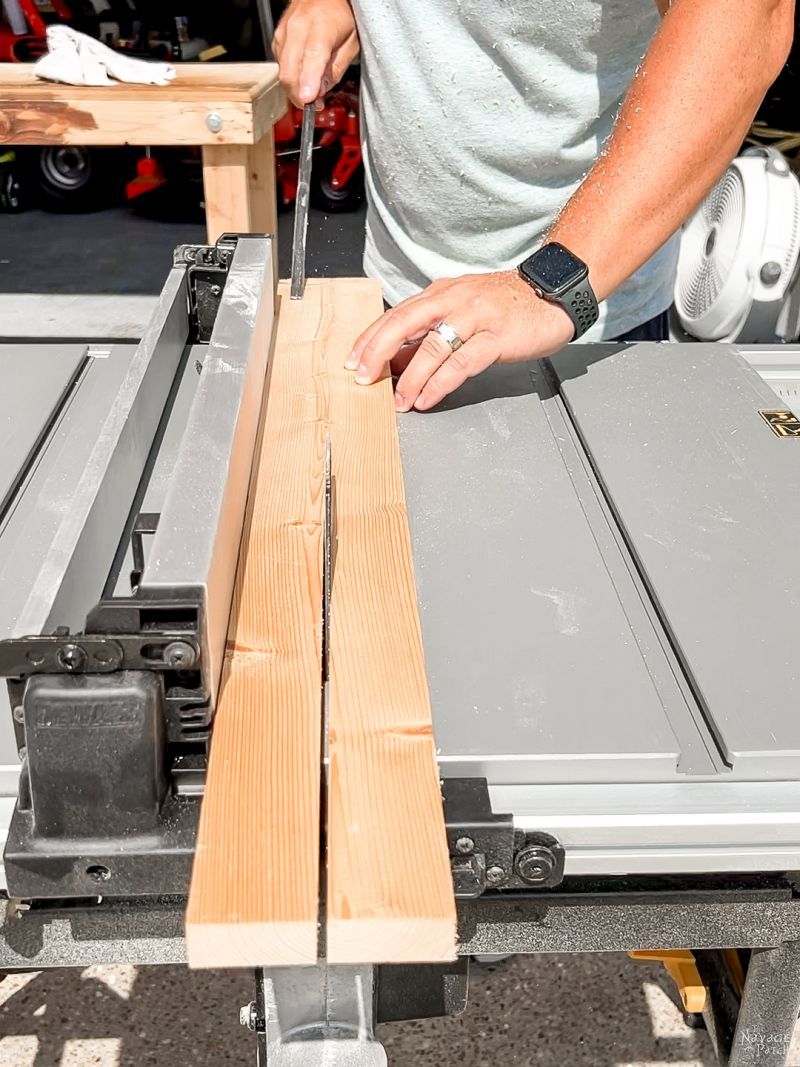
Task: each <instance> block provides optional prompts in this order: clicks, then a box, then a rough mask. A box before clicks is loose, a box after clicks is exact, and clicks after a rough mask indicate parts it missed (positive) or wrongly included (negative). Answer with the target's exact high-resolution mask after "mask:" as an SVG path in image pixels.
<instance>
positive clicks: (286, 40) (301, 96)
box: [272, 0, 359, 107]
mask: <svg viewBox="0 0 800 1067" xmlns="http://www.w3.org/2000/svg"><path fill="white" fill-rule="evenodd" d="M272 46H273V49H274V51H275V56H276V57H277V59H278V62H279V64H280V80H281V85H282V86H283V87H284V89H285V90H286V92H287V94H288V96H289V99H290V100H291V101H292V103H293V104H296V105H297V106H298V107H302V106H303V104H310V103H311V102H312V101H313V100H319V99H320V98H321V97H323V96H324V95H325V93H327V91H328V90H329V89H330V88H332V87H333V86H334V85H336V83H337V82H338V81H340V80H341V79H342V77H343V76H344V74H345V71H346V70H347V68H348V67H349V66H350V64H351V63H352V62H353V60H354V59H355V57H356V56H357V55H358V48H359V45H358V32H357V30H356V20H355V18H354V16H353V10H352V8H351V7H350V4H349V3H348V0H292V2H291V3H290V4H289V7H288V8H287V9H286V12H285V13H284V15H283V18H282V19H281V21H280V22H279V23H278V28H277V29H276V30H275V39H274V40H273V42H272Z"/></svg>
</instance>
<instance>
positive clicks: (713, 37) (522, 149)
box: [275, 0, 794, 411]
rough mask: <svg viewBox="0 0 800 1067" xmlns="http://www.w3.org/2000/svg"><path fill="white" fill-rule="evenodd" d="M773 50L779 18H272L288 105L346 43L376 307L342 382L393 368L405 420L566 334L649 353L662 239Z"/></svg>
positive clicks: (402, 12) (665, 272) (349, 0)
mask: <svg viewBox="0 0 800 1067" xmlns="http://www.w3.org/2000/svg"><path fill="white" fill-rule="evenodd" d="M793 31H794V0H672V2H671V3H670V0H292V2H291V3H290V5H289V7H288V9H287V11H286V13H285V15H284V17H283V19H282V20H281V22H280V25H279V26H278V29H277V31H276V35H275V50H276V54H277V56H278V58H279V62H280V71H281V81H282V83H283V84H284V86H285V87H286V89H287V91H288V93H289V96H290V97H291V98H292V100H294V101H295V103H298V104H304V103H308V102H311V101H313V100H316V99H317V98H318V97H320V96H321V95H322V94H324V93H325V92H326V91H327V89H328V88H330V87H331V86H332V85H333V84H335V83H336V82H337V81H338V80H339V79H340V78H341V77H342V75H343V73H344V71H345V70H346V69H347V67H348V65H349V64H350V63H351V62H352V60H353V59H354V58H355V56H356V55H357V54H358V50H359V43H360V49H361V57H362V65H363V84H362V104H363V123H364V132H365V139H366V145H365V168H366V182H367V193H368V208H369V209H368V213H367V242H366V250H365V256H364V263H365V269H366V272H367V273H368V274H370V275H372V276H374V277H377V278H378V279H379V280H380V282H381V284H382V286H383V289H384V295H385V297H386V299H387V301H388V302H389V303H390V304H393V305H395V306H394V307H393V308H392V310H390V311H388V312H387V313H386V314H385V315H383V316H382V317H381V318H380V319H379V320H378V321H377V322H376V323H374V324H373V325H372V326H371V327H370V328H369V329H368V330H367V331H366V332H365V333H364V334H362V336H361V337H360V338H359V339H358V341H357V343H356V345H355V348H354V350H353V352H352V353H351V354H350V355H349V357H348V359H347V366H348V368H349V369H351V370H354V371H355V372H356V381H358V382H360V383H362V384H369V383H371V382H373V381H375V380H376V379H377V378H379V377H380V376H381V375H382V373H383V371H384V369H385V366H386V364H387V363H389V362H392V365H393V369H394V370H395V371H396V372H398V371H399V372H400V377H399V380H398V382H397V387H396V393H395V396H396V406H397V408H398V410H400V411H408V410H410V409H411V408H416V409H417V410H421V411H424V410H427V409H428V408H431V407H433V406H434V405H435V404H437V403H438V402H439V401H440V400H441V399H443V397H445V396H446V395H447V394H448V393H450V392H452V390H454V389H456V388H457V387H458V386H459V385H461V384H462V383H463V382H464V381H465V380H466V379H467V378H468V377H471V376H473V375H476V374H478V373H480V372H481V371H483V370H485V369H486V368H487V367H489V366H490V365H491V364H492V363H495V362H497V361H498V360H500V361H513V360H521V359H532V358H539V357H543V356H548V355H551V354H552V353H553V352H555V351H556V350H557V349H559V348H560V347H562V346H563V345H564V344H566V343H567V342H568V341H570V340H573V339H574V338H575V337H577V336H581V335H583V334H585V335H586V336H587V337H588V339H601V338H602V339H610V338H614V337H620V336H627V337H629V338H631V339H635V338H637V337H639V338H642V337H644V338H652V339H659V338H663V337H664V328H665V327H664V322H665V316H664V314H663V313H664V311H665V309H666V308H667V307H668V306H669V304H670V302H671V293H672V283H673V275H674V267H675V256H676V238H675V236H674V235H675V233H676V231H677V230H678V229H679V228H680V226H681V224H682V223H683V222H684V221H685V219H686V218H687V217H688V216H689V215H690V214H691V212H692V211H693V210H694V209H695V208H696V207H697V205H698V204H699V203H700V201H701V200H702V199H703V197H704V196H705V195H706V193H707V192H708V191H709V189H710V188H711V186H712V185H713V184H714V182H715V181H716V179H717V178H718V177H719V176H720V174H721V173H722V172H723V171H724V169H725V167H726V166H727V164H728V163H729V161H730V160H731V158H732V157H733V156H734V154H735V153H736V151H737V150H738V148H739V146H740V144H741V142H742V140H743V139H744V136H745V134H746V132H747V130H748V128H749V126H750V123H751V122H752V119H753V116H754V115H755V112H756V110H757V108H758V106H759V104H760V102H761V100H762V98H763V96H764V94H765V92H766V90H767V89H768V88H769V86H770V85H771V83H772V82H773V80H774V79H775V78H776V77H777V75H778V73H779V72H780V70H781V68H782V66H783V64H784V63H785V61H786V58H787V56H788V53H789V50H790V47H791V41H792V35H793ZM520 264H522V266H521V268H520V269H518V267H519V265H520ZM592 324H594V325H592ZM408 342H418V343H416V344H412V345H409V344H408ZM665 358H667V357H665Z"/></svg>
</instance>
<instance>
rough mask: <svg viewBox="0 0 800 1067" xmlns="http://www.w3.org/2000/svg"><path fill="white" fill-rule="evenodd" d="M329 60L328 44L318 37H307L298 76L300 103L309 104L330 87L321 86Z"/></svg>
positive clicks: (329, 50)
mask: <svg viewBox="0 0 800 1067" xmlns="http://www.w3.org/2000/svg"><path fill="white" fill-rule="evenodd" d="M330 61H331V49H330V45H329V44H326V42H325V41H324V40H323V39H322V38H320V37H318V36H315V37H309V38H308V40H307V41H306V46H305V48H304V49H303V58H302V62H301V64H300V77H299V78H298V99H299V101H300V103H301V104H311V103H313V101H315V100H317V99H318V98H319V97H320V96H322V95H323V93H326V92H327V91H328V88H330V76H329V84H328V86H327V88H325V89H323V88H322V82H323V79H324V78H325V76H326V72H327V70H328V67H329V65H330Z"/></svg>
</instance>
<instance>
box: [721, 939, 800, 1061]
mask: <svg viewBox="0 0 800 1067" xmlns="http://www.w3.org/2000/svg"><path fill="white" fill-rule="evenodd" d="M799 1010H800V941H790V942H787V943H786V944H784V945H779V946H778V947H777V948H756V949H753V952H752V955H751V956H750V965H749V967H748V968H747V979H746V981H745V985H744V994H743V996H742V1004H741V1008H740V1009H739V1017H738V1019H737V1021H736V1031H735V1033H734V1035H733V1045H732V1047H731V1052H730V1058H729V1060H728V1067H786V1064H787V1062H788V1057H789V1047H790V1045H791V1043H792V1034H793V1033H794V1028H795V1025H796V1023H797V1013H798V1011H799Z"/></svg>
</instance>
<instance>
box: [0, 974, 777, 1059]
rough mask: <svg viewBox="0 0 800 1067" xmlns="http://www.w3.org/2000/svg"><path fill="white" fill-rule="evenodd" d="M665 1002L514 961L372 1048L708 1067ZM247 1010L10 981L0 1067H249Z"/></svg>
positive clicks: (175, 982)
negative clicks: (457, 1008) (441, 1012)
mask: <svg viewBox="0 0 800 1067" xmlns="http://www.w3.org/2000/svg"><path fill="white" fill-rule="evenodd" d="M4 987H6V989H7V991H4ZM9 994H11V995H9ZM673 996H674V993H673V991H672V989H671V986H670V982H669V980H668V979H667V978H666V976H665V975H664V973H663V972H662V970H661V969H660V967H658V966H657V965H654V964H649V963H633V962H631V961H630V960H628V958H627V957H626V956H622V955H617V954H613V955H602V956H601V955H592V956H589V955H585V956H557V955H551V956H535V957H521V956H520V957H515V958H512V959H510V960H506V961H503V962H501V963H497V964H492V965H489V966H486V965H482V966H476V967H474V968H473V974H472V980H471V1006H470V1009H469V1010H468V1012H467V1013H466V1014H465V1015H464V1016H462V1017H460V1018H457V1019H444V1020H434V1021H431V1022H426V1023H406V1024H391V1025H387V1026H383V1027H381V1028H380V1037H381V1040H382V1041H383V1042H384V1044H385V1046H386V1049H387V1052H388V1055H389V1063H390V1065H391V1067H412V1065H413V1067H429V1065H430V1067H432V1065H434V1064H435V1065H437V1067H441V1065H445V1064H454V1065H457V1064H464V1065H465V1067H490V1065H491V1067H496V1065H497V1064H498V1063H502V1064H503V1065H504V1067H517V1065H519V1067H522V1065H526V1067H527V1065H531V1067H533V1065H536V1067H538V1065H542V1067H544V1065H546V1067H561V1065H566V1064H569V1067H634V1065H646V1067H661V1065H664V1067H667V1065H672V1067H675V1065H680V1067H711V1065H712V1064H713V1063H714V1059H713V1056H712V1053H711V1046H710V1042H709V1040H708V1037H707V1035H706V1034H705V1033H703V1032H698V1031H692V1030H689V1029H688V1028H687V1027H685V1026H684V1024H683V1021H682V1019H681V1017H680V1013H679V1012H678V1010H677V1008H676V1007H675V1005H674V1004H673V1002H672V998H673ZM4 997H5V998H6V999H5V1002H4V1003H2V1002H3V1000H4ZM250 997H251V978H250V975H249V974H246V973H241V972H227V973H215V972H200V973H190V972H188V971H186V970H185V969H184V968H180V967H162V968H156V967H153V968H143V969H140V970H138V971H135V970H134V969H133V968H126V967H123V968H102V967H95V968H89V969H88V970H86V971H83V972H81V971H53V972H50V973H42V974H39V975H35V976H30V975H24V976H21V975H12V976H10V977H9V978H7V979H6V981H5V982H4V983H0V1003H2V1006H0V1067H90V1065H92V1067H112V1065H119V1067H140V1065H142V1064H153V1065H157V1067H184V1065H186V1067H190V1065H191V1067H217V1065H219V1067H223V1065H225V1064H254V1063H255V1047H254V1042H253V1038H252V1036H251V1035H250V1034H249V1033H247V1032H246V1031H245V1030H243V1029H242V1028H241V1027H240V1026H239V1024H238V1009H239V1006H240V1004H242V1003H244V1002H245V1001H247V1000H249V999H250ZM796 1062H797V1061H796Z"/></svg>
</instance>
